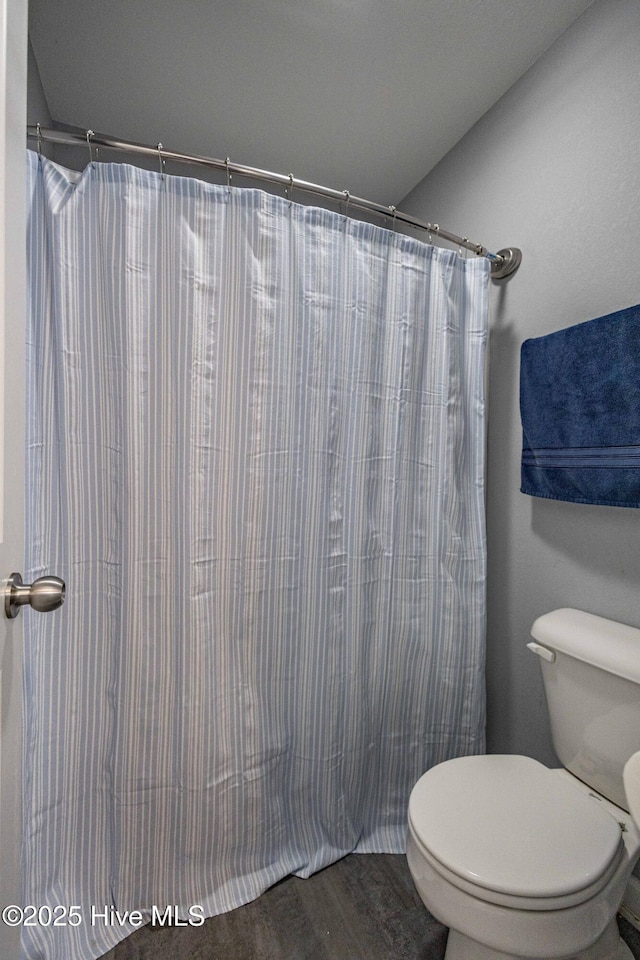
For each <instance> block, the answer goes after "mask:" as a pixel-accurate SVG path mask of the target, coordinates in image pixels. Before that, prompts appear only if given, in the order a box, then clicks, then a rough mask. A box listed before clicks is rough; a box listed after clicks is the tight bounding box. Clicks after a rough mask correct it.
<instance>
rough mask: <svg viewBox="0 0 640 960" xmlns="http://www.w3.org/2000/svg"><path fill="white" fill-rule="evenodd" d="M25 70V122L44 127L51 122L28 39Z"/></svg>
mask: <svg viewBox="0 0 640 960" xmlns="http://www.w3.org/2000/svg"><path fill="white" fill-rule="evenodd" d="M27 71H28V72H27V123H39V124H40V125H41V126H43V127H45V126H47V124H49V123H51V116H50V114H49V107H48V105H47V100H46V97H45V94H44V90H43V88H42V80H41V79H40V71H39V70H38V64H37V63H36V58H35V56H34V54H33V49H32V47H31V41H29V58H28V61H27ZM29 146H30V147H32V148H33V149H35V141H31V142H30V143H29Z"/></svg>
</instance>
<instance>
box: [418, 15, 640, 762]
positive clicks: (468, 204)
mask: <svg viewBox="0 0 640 960" xmlns="http://www.w3.org/2000/svg"><path fill="white" fill-rule="evenodd" d="M402 209H403V210H407V212H409V213H412V214H413V215H415V216H418V217H420V218H421V219H424V220H430V221H431V222H438V223H441V224H442V225H443V226H446V227H447V228H448V229H451V230H453V231H454V232H456V233H459V234H461V235H464V236H469V237H471V238H472V239H474V240H479V241H480V242H482V243H484V244H485V245H487V246H488V247H490V248H491V249H494V250H495V249H498V248H499V247H504V246H519V247H521V248H522V250H523V254H524V259H523V263H522V266H521V268H520V270H519V272H518V273H517V274H516V275H515V276H514V277H513V278H512V279H511V280H509V281H508V282H506V283H503V285H501V286H499V285H498V284H497V283H495V284H494V288H493V292H492V318H491V334H490V373H489V439H488V451H489V458H488V477H487V479H488V492H487V511H488V516H487V524H488V556H489V582H488V597H489V606H488V654H487V655H488V666H487V685H488V748H489V750H490V751H491V752H520V753H524V754H528V755H530V756H534V757H537V758H538V759H540V760H542V761H543V762H547V763H555V762H556V760H555V756H554V754H553V751H552V747H551V742H550V736H549V729H548V723H547V719H546V713H545V707H544V694H543V690H542V686H541V682H540V677H539V668H538V664H537V662H536V658H535V657H534V656H532V655H531V654H530V653H529V652H528V651H527V650H526V647H525V644H526V643H527V641H528V640H529V628H530V625H531V623H532V622H533V620H534V619H535V617H537V616H538V615H539V614H541V613H544V612H545V611H547V610H553V609H554V608H556V607H559V606H574V607H578V608H581V609H584V610H588V611H590V612H592V613H597V614H600V615H602V616H606V617H611V618H613V619H618V620H621V621H623V622H626V623H630V624H634V625H635V626H640V511H637V510H632V509H624V508H617V507H600V506H585V505H581V504H569V503H561V502H558V501H551V500H540V499H535V498H531V497H527V496H524V495H523V494H521V493H520V492H519V454H520V445H521V432H520V419H519V410H518V381H519V348H520V344H521V343H522V341H523V340H524V339H526V338H527V337H535V336H540V335H542V334H545V333H549V332H551V331H553V330H557V329H560V328H562V327H566V326H570V325H571V324H574V323H579V322H581V321H583V320H589V319H591V318H593V317H598V316H601V315H603V314H606V313H609V312H611V311H613V310H617V309H621V308H623V307H627V306H630V305H632V304H636V303H638V302H640V3H639V2H638V0H598V2H596V3H595V4H594V5H593V6H591V7H589V8H588V9H587V11H586V12H585V13H584V14H583V16H582V17H581V18H580V19H579V20H578V21H576V23H575V24H574V25H573V26H572V27H571V28H569V30H568V31H567V32H566V33H565V34H564V35H563V36H562V37H560V39H559V40H558V41H557V42H556V43H555V44H554V45H553V46H552V47H551V48H550V49H549V50H548V51H547V53H546V54H545V55H544V57H542V59H541V60H539V61H538V62H537V63H536V64H535V65H534V66H533V67H532V68H531V69H530V70H529V71H528V72H527V73H526V74H525V75H524V76H523V77H522V78H521V80H520V81H519V82H518V83H517V84H516V85H515V86H514V87H512V88H511V89H510V90H509V92H508V93H507V94H506V95H505V96H504V97H503V98H502V100H500V101H499V102H498V103H497V104H496V106H495V107H493V108H492V109H491V110H490V111H489V112H488V113H487V114H486V115H485V116H484V117H483V118H482V119H481V120H480V121H479V122H478V123H477V124H476V126H475V127H474V128H473V129H472V130H471V131H470V132H469V133H468V134H467V135H466V136H465V137H464V138H463V140H461V141H460V143H459V144H458V145H457V146H456V147H455V148H454V149H453V150H452V151H451V152H450V153H449V154H448V155H447V157H446V158H445V159H444V160H443V161H442V162H441V163H440V164H439V165H438V166H437V167H436V168H435V169H434V170H433V171H432V172H431V173H430V174H429V175H428V176H427V177H426V178H425V180H424V181H423V182H422V183H421V184H419V186H418V187H417V188H416V189H415V190H414V191H412V193H411V194H410V195H409V196H408V197H407V198H406V199H405V200H404V201H403V203H402ZM639 655H640V651H639Z"/></svg>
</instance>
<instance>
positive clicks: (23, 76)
mask: <svg viewBox="0 0 640 960" xmlns="http://www.w3.org/2000/svg"><path fill="white" fill-rule="evenodd" d="M26 91H27V0H0V382H1V383H2V387H1V388H0V486H1V487H2V489H1V490H0V526H1V532H0V911H1V913H0V957H2V960H18V958H19V955H20V953H19V942H20V929H19V927H18V926H11V922H12V920H14V919H15V914H14V913H12V912H11V910H9V911H6V909H5V908H7V907H10V905H11V904H17V905H19V904H20V903H21V891H20V885H21V875H20V838H21V820H20V811H21V805H22V804H21V800H22V798H21V759H22V758H21V727H22V674H21V658H22V631H21V627H22V616H19V617H17V618H16V619H15V620H7V619H6V618H5V616H4V602H3V596H2V595H1V594H3V593H4V589H3V587H4V581H5V580H6V578H8V577H9V575H10V574H11V573H13V572H14V571H15V572H19V573H22V569H23V561H24V543H23V536H24V535H23V497H24V467H23V464H24V317H25V299H26V298H25V259H26V257H25V220H26V218H25V185H24V184H25V124H26V115H27V111H26ZM36 616H37V614H36Z"/></svg>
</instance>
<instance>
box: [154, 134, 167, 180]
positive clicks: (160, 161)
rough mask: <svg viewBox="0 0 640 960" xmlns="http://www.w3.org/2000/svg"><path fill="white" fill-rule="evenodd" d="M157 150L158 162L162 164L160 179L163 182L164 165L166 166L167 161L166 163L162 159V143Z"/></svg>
mask: <svg viewBox="0 0 640 960" xmlns="http://www.w3.org/2000/svg"><path fill="white" fill-rule="evenodd" d="M156 149H157V151H158V162H159V164H160V178H161V179H162V180H164V164H165V161H164V160H163V158H162V150H163V146H162V144H161V143H159V144H157V147H156Z"/></svg>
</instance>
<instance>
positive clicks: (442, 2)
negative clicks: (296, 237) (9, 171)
mask: <svg viewBox="0 0 640 960" xmlns="http://www.w3.org/2000/svg"><path fill="white" fill-rule="evenodd" d="M591 2H592V0H562V2H558V0H30V4H29V5H30V16H29V19H30V27H29V32H30V36H31V41H32V45H33V49H34V53H35V56H36V60H37V62H38V66H39V68H40V74H41V77H42V82H43V86H44V90H45V95H46V97H47V101H48V104H49V109H50V112H51V116H52V117H53V118H54V120H57V121H60V122H63V123H68V124H73V125H75V126H80V127H83V128H88V127H90V128H92V129H93V130H96V131H99V132H101V133H105V134H111V135H113V136H116V137H121V138H124V139H130V140H138V141H141V142H145V143H151V144H156V143H157V142H158V141H162V143H163V144H164V146H165V147H166V148H167V149H169V150H178V151H186V152H193V153H199V154H206V155H208V156H214V157H221V158H224V157H225V156H229V157H231V159H232V160H234V161H236V162H238V163H244V164H249V165H251V166H254V167H261V168H263V169H267V170H274V171H276V172H279V173H286V174H288V173H290V172H291V173H293V174H294V176H295V177H298V178H300V179H303V180H309V181H313V182H315V183H322V184H325V185H326V186H329V187H333V188H335V189H338V190H345V189H347V190H349V191H350V192H351V193H352V194H353V195H358V196H361V197H366V198H368V199H371V200H374V201H376V202H379V203H383V204H397V203H399V201H400V200H401V199H402V198H403V197H404V196H406V194H407V193H408V192H409V191H410V190H411V189H412V188H413V187H414V186H415V184H416V183H418V182H419V181H420V180H421V179H422V178H423V177H424V176H425V174H426V173H428V171H429V170H430V169H431V168H432V167H433V166H434V165H435V164H436V163H437V162H438V161H439V160H440V159H441V158H442V157H443V156H444V155H445V153H447V152H448V150H450V149H451V147H452V146H453V145H454V144H455V143H456V142H457V141H458V140H459V139H460V138H461V137H462V136H463V135H464V133H465V132H466V131H467V130H468V129H469V128H470V127H471V126H472V125H473V124H474V123H475V122H476V121H477V120H478V119H479V118H480V117H481V116H482V115H483V114H484V113H485V112H486V111H487V110H488V109H489V107H491V106H492V104H494V103H495V102H496V101H497V100H498V99H499V98H500V97H501V96H502V95H503V94H504V93H505V92H506V91H507V90H508V89H509V87H510V86H511V85H512V84H513V83H514V82H515V81H516V80H517V79H518V78H519V77H520V76H521V75H522V74H523V73H524V72H525V71H526V70H527V69H528V68H529V67H530V66H531V65H532V64H533V63H534V62H535V61H536V60H537V59H538V58H539V57H540V56H541V55H542V53H544V51H545V50H546V49H547V48H548V47H549V46H550V45H551V44H552V43H553V42H554V40H555V39H556V38H557V37H558V36H559V35H560V34H561V33H562V32H563V31H564V30H565V29H566V28H567V27H568V26H569V25H570V24H571V23H572V22H573V21H574V20H575V19H576V18H577V17H579V16H580V14H581V13H582V12H583V11H584V10H585V9H586V8H587V7H588V6H589V5H590V4H591Z"/></svg>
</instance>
